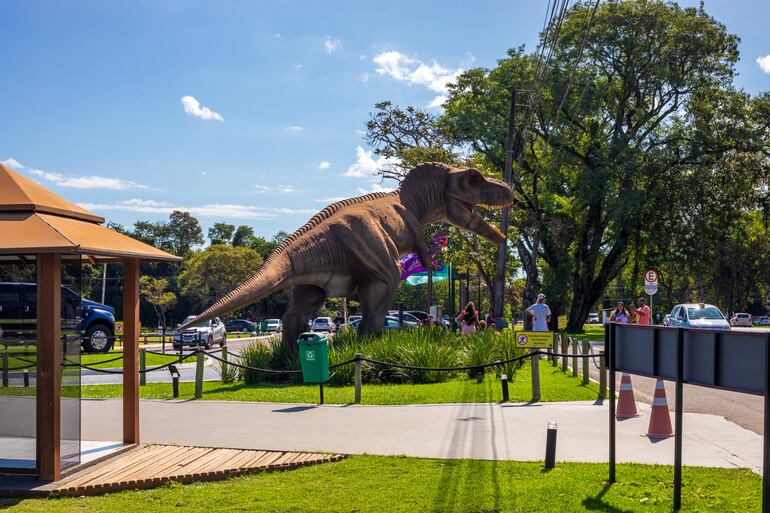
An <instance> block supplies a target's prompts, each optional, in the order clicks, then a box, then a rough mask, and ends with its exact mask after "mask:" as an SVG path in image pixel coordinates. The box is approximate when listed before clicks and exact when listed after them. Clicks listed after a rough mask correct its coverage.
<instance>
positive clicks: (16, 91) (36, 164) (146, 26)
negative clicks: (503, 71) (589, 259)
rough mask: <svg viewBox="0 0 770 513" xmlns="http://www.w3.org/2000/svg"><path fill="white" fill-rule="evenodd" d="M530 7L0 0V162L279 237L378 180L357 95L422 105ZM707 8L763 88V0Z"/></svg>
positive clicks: (159, 212) (501, 50)
mask: <svg viewBox="0 0 770 513" xmlns="http://www.w3.org/2000/svg"><path fill="white" fill-rule="evenodd" d="M681 3H682V5H697V4H698V2H697V1H687V2H681ZM546 4H547V2H546V1H545V0H542V1H525V0H508V1H505V2H495V1H483V0H482V1H476V2H473V4H472V5H473V7H472V8H469V7H468V6H470V5H471V4H468V3H465V2H449V3H447V2H429V1H424V2H415V1H410V2H406V1H401V0H397V1H388V2H377V3H376V4H375V3H372V2H361V1H335V2H310V1H306V2H298V1H280V2H279V1H260V2H248V1H242V2H233V1H217V2H196V1H184V2H182V1H157V0H154V1H132V2H126V1H110V2H104V1H78V0H71V1H67V2H57V1H48V2H40V1H30V0H24V1H21V0H6V1H3V2H0V20H2V27H3V29H2V30H1V31H0V69H2V70H3V71H4V73H3V79H2V86H0V115H2V119H3V122H2V123H0V162H3V161H4V162H5V163H6V164H10V165H12V166H13V167H15V168H16V169H18V170H20V171H21V172H22V173H24V174H26V175H27V176H30V177H32V178H34V179H35V180H37V181H38V182H40V183H42V184H44V185H45V186H47V187H50V188H51V189H52V190H54V191H56V192H57V193H59V194H61V195H63V196H65V197H67V198H68V199H71V200H73V201H76V202H78V203H80V204H83V205H84V206H86V207H87V208H89V209H91V210H93V211H95V212H96V213H98V214H100V215H103V216H104V217H106V218H107V219H108V220H112V221H116V222H119V223H122V224H126V225H130V224H133V222H134V221H136V220H138V219H150V220H162V219H166V218H167V217H168V213H169V212H170V211H171V210H173V209H185V210H190V211H191V212H193V214H194V215H195V216H196V217H197V218H198V219H199V220H200V222H201V224H202V225H203V227H204V229H206V228H207V227H208V226H210V225H211V224H212V223H214V222H217V221H227V222H231V223H233V224H236V225H237V224H246V225H249V226H252V227H253V228H254V231H255V232H256V233H257V234H259V235H263V236H268V237H269V236H271V235H272V234H274V233H275V232H277V231H278V230H286V231H292V230H294V229H296V228H297V227H299V226H301V225H302V224H303V223H304V222H305V221H306V220H307V219H308V218H309V217H310V216H311V215H312V214H313V213H314V212H316V211H317V210H319V209H320V208H322V207H323V206H325V205H326V204H327V203H329V202H330V201H332V200H334V199H336V198H340V197H349V196H353V195H358V194H361V193H364V192H369V191H372V190H378V189H379V188H381V187H383V186H385V187H392V184H388V183H385V184H382V185H381V184H379V182H378V180H377V179H375V178H374V177H373V176H372V174H371V173H372V170H373V169H375V168H376V166H377V165H378V163H377V162H376V161H375V159H374V158H373V157H372V155H371V154H370V153H369V152H370V148H367V147H366V145H365V143H364V141H363V139H362V132H361V131H362V130H363V128H364V124H365V122H366V119H367V117H368V113H369V112H370V111H371V110H372V108H373V105H374V103H376V102H378V101H381V100H385V99H388V100H392V101H393V102H395V103H398V104H403V105H405V104H414V105H417V106H422V107H428V106H430V105H435V104H437V103H438V102H439V100H440V97H441V95H442V92H443V86H444V84H445V83H446V82H447V81H448V80H451V79H452V77H453V76H455V74H456V73H457V72H458V71H460V70H462V69H468V68H469V67H475V66H485V67H489V66H493V65H494V64H495V61H496V60H497V59H499V58H501V57H503V56H504V55H505V51H506V50H507V49H508V48H511V47H515V46H518V45H521V44H525V45H526V46H527V48H529V49H533V48H534V47H535V45H536V43H537V34H538V31H539V30H540V28H541V27H542V23H543V18H544V14H545V9H546ZM706 9H707V11H708V12H709V13H711V14H712V15H714V16H715V17H716V18H717V19H719V20H720V21H722V22H723V23H725V24H726V25H727V28H728V30H729V31H731V32H733V33H736V34H738V35H739V36H740V38H741V40H742V43H741V47H740V49H741V61H740V62H739V64H738V66H737V69H738V72H739V76H738V78H737V83H738V85H739V87H743V88H745V89H746V90H747V91H749V92H751V93H756V92H758V91H763V90H770V56H768V57H767V59H766V60H765V61H762V62H763V64H764V65H765V68H766V71H763V69H762V66H761V65H760V63H759V62H757V59H758V58H761V57H764V56H767V55H769V54H770V36H768V34H767V26H766V25H767V22H768V20H770V2H767V1H766V0H710V1H706ZM429 108H432V109H436V108H440V107H429ZM351 175H352V176H351Z"/></svg>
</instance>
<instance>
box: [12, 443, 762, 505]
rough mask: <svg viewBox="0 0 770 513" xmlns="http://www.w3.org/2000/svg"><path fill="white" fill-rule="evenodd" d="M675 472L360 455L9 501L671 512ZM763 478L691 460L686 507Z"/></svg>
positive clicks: (745, 495)
mask: <svg viewBox="0 0 770 513" xmlns="http://www.w3.org/2000/svg"><path fill="white" fill-rule="evenodd" d="M672 475H673V470H672V468H671V467H668V466H653V465H634V464H623V465H618V467H617V479H618V482H617V483H614V484H612V485H608V484H606V483H605V480H606V479H607V465H606V464H596V463H565V464H562V465H560V466H559V467H557V468H556V469H554V470H552V471H544V470H543V469H542V468H541V463H537V462H531V463H521V462H514V461H479V460H432V459H418V458H403V457H385V456H381V457H375V456H352V457H350V458H347V459H345V460H343V461H340V462H337V463H327V464H322V465H317V466H312V467H305V468H300V469H296V470H290V471H283V472H271V473H262V474H256V475H251V476H244V477H238V478H233V479H230V480H227V481H221V482H214V483H200V484H192V485H178V484H170V485H166V486H164V487H161V488H156V489H153V490H144V491H125V492H120V493H115V494H109V495H103V496H99V497H82V498H63V499H24V500H19V499H0V509H4V508H8V511H18V512H52V513H53V512H73V511H98V512H104V513H110V512H125V511H135V510H137V509H138V508H141V509H143V510H145V511H152V512H167V511H184V512H186V513H189V512H209V511H217V512H219V511H223V512H235V511H249V512H257V511H270V512H295V511H306V512H313V513H316V512H351V511H355V512H369V511H372V512H375V511H377V512H381V511H387V512H422V511H437V512H477V511H484V512H492V511H511V512H570V513H571V512H577V511H608V512H615V513H620V512H633V511H645V512H647V511H649V512H664V511H665V512H668V511H671V504H672ZM761 488H762V484H761V478H760V477H759V476H757V475H756V474H753V473H752V472H750V471H748V470H735V469H707V468H697V467H685V469H684V471H683V488H682V491H683V494H682V505H683V510H684V511H709V512H710V511H720V512H721V511H735V512H741V513H744V512H752V511H757V512H758V511H759V510H760V499H761Z"/></svg>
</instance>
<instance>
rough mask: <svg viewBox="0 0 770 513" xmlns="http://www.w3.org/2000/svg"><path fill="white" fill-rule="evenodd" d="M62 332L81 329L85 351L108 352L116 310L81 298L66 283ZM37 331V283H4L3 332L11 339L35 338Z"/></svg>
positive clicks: (0, 292)
mask: <svg viewBox="0 0 770 513" xmlns="http://www.w3.org/2000/svg"><path fill="white" fill-rule="evenodd" d="M61 320H62V333H67V332H68V331H75V332H79V334H80V335H82V336H83V342H82V346H83V350H84V351H85V352H87V353H106V352H108V351H109V350H110V349H112V345H113V342H114V340H115V339H114V338H113V336H114V334H115V309H114V308H112V307H111V306H107V305H103V304H101V303H97V302H96V301H89V300H88V299H81V297H80V296H79V295H78V294H76V293H75V292H74V291H73V290H72V289H70V288H69V287H67V286H66V285H62V287H61ZM36 330H37V284H35V283H14V282H0V331H3V332H4V333H5V334H4V335H3V336H5V337H8V338H13V337H18V338H25V337H26V338H29V337H31V338H34V337H35V333H36Z"/></svg>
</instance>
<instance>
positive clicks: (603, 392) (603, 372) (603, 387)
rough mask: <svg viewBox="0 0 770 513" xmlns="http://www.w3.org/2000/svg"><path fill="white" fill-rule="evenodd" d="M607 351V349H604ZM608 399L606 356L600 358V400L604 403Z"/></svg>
mask: <svg viewBox="0 0 770 513" xmlns="http://www.w3.org/2000/svg"><path fill="white" fill-rule="evenodd" d="M604 350H605V351H606V350H607V349H606V348H605V349H604ZM606 398H607V366H606V363H605V362H604V355H601V356H600V357H599V399H600V400H602V401H604V400H605V399H606Z"/></svg>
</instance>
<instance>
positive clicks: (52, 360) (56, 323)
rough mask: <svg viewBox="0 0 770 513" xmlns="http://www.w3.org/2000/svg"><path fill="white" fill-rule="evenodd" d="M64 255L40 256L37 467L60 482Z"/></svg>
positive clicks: (48, 479)
mask: <svg viewBox="0 0 770 513" xmlns="http://www.w3.org/2000/svg"><path fill="white" fill-rule="evenodd" d="M60 317H61V255H60V254H58V253H45V254H40V255H37V465H38V471H39V473H40V479H42V480H45V481H58V480H59V479H61V348H62V346H61V318H60Z"/></svg>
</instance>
